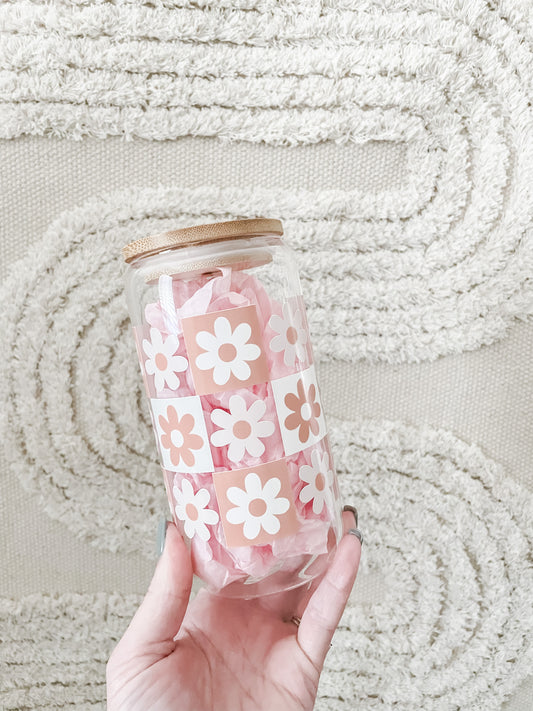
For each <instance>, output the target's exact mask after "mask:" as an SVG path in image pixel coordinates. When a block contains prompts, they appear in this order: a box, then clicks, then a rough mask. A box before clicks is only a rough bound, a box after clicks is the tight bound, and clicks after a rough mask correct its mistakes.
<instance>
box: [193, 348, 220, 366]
mask: <svg viewBox="0 0 533 711" xmlns="http://www.w3.org/2000/svg"><path fill="white" fill-rule="evenodd" d="M217 363H218V359H217V357H216V356H214V355H213V353H211V352H209V351H208V352H207V353H200V355H199V356H197V357H196V367H197V368H198V369H199V370H211V368H214V367H215V365H216V364H217Z"/></svg>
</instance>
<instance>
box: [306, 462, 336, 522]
mask: <svg viewBox="0 0 533 711" xmlns="http://www.w3.org/2000/svg"><path fill="white" fill-rule="evenodd" d="M311 465H312V466H309V465H308V464H304V465H303V466H301V467H300V471H299V474H300V479H301V480H302V481H305V482H306V483H307V486H304V488H303V489H302V490H301V491H300V501H302V502H303V503H304V504H307V503H309V501H313V513H315V514H319V513H321V512H322V509H323V508H324V502H325V500H326V498H327V496H328V492H329V491H330V487H331V486H332V484H333V472H332V470H331V469H330V468H329V456H328V453H327V452H324V453H323V454H322V456H320V454H319V452H318V450H316V449H314V450H313V451H312V453H311Z"/></svg>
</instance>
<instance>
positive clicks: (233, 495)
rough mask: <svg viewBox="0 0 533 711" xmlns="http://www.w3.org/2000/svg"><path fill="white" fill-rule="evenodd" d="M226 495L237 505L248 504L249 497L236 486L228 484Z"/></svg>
mask: <svg viewBox="0 0 533 711" xmlns="http://www.w3.org/2000/svg"><path fill="white" fill-rule="evenodd" d="M226 496H227V497H228V499H229V500H230V501H231V503H232V504H237V506H244V507H245V506H247V505H248V499H249V498H250V497H249V496H248V494H247V493H246V492H245V491H243V490H242V489H241V488H240V487H238V486H230V487H229V489H228V490H227V491H226ZM232 510H233V509H232ZM243 521H244V519H243ZM230 523H231V522H230ZM239 523H242V521H240V522H239Z"/></svg>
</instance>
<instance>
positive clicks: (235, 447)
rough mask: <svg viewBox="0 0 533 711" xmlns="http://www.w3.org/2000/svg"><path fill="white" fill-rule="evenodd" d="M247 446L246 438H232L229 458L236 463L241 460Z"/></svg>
mask: <svg viewBox="0 0 533 711" xmlns="http://www.w3.org/2000/svg"><path fill="white" fill-rule="evenodd" d="M245 446H246V445H245V440H242V439H233V438H231V442H230V445H229V447H228V459H231V461H232V462H234V463H236V462H240V461H241V459H242V458H243V457H244V450H245Z"/></svg>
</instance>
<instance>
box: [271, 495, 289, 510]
mask: <svg viewBox="0 0 533 711" xmlns="http://www.w3.org/2000/svg"><path fill="white" fill-rule="evenodd" d="M289 506H290V504H289V499H286V498H285V497H283V496H280V497H279V499H274V501H271V502H270V506H269V511H271V512H272V513H274V514H283V513H285V512H286V511H288V510H289Z"/></svg>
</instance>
